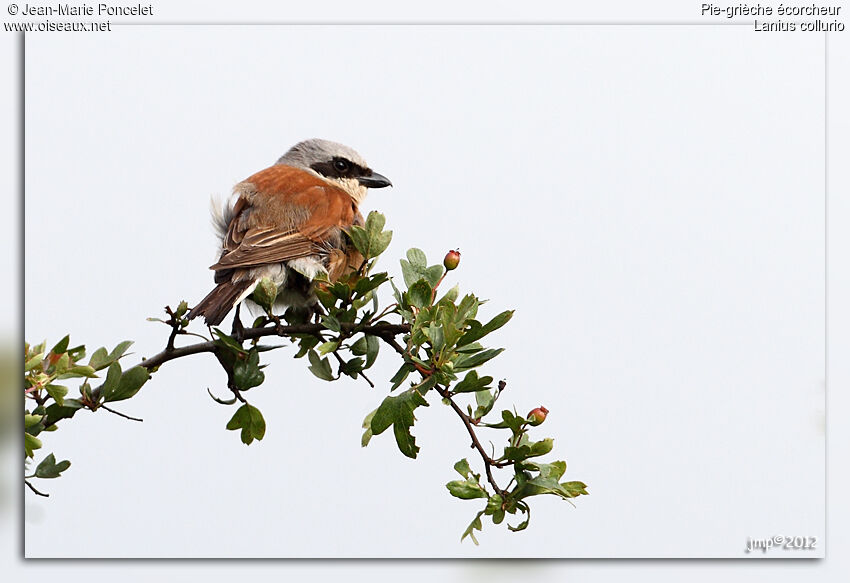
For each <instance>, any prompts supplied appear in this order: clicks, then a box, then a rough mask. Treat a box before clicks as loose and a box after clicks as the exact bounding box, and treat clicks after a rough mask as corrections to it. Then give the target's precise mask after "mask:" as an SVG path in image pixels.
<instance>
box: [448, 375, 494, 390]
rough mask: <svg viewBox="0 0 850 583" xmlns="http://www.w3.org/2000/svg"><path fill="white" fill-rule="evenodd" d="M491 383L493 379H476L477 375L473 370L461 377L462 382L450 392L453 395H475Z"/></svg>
mask: <svg viewBox="0 0 850 583" xmlns="http://www.w3.org/2000/svg"><path fill="white" fill-rule="evenodd" d="M492 382H493V377H481V378H478V373H477V372H475V371H474V370H471V371H469V372H468V373H466V376H465V377H463V380H462V381H460V382H459V383H458V384H456V385H455V386H454V389H452V392H454V393H475V392H477V391H481V390H483V389H485V388H486V387H487V385H489V384H490V383H492Z"/></svg>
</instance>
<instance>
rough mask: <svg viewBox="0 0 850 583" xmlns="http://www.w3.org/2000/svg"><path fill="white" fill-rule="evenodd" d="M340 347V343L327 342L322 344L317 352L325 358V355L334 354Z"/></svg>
mask: <svg viewBox="0 0 850 583" xmlns="http://www.w3.org/2000/svg"><path fill="white" fill-rule="evenodd" d="M338 347H339V342H333V341H330V342H325V343H323V344H320V345H319V346H318V347H317V348H316V350H317V351H318V352H319V354H321V355H322V356H324V355H326V354H328V353H330V352H333V351H334V350H336V349H337V348H338Z"/></svg>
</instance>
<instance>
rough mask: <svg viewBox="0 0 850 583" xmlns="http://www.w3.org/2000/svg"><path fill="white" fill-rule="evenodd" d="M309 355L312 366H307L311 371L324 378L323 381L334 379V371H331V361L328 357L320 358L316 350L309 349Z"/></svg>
mask: <svg viewBox="0 0 850 583" xmlns="http://www.w3.org/2000/svg"><path fill="white" fill-rule="evenodd" d="M307 356H308V357H309V359H310V366H309V367H307V368H308V369H309V370H310V372H311V373H313V374H314V375H316V376H317V377H319V378H320V379H322V380H323V381H332V380H334V374H333V371H331V363H330V362H328V359H327V357H325V358H320V357H319V355H318V354H316V351H315V350H312V349H311V350H309V351H308V352H307Z"/></svg>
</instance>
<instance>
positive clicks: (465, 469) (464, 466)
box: [454, 458, 472, 478]
mask: <svg viewBox="0 0 850 583" xmlns="http://www.w3.org/2000/svg"><path fill="white" fill-rule="evenodd" d="M454 468H455V471H456V472H457V473H458V474H460V475H461V476H463V477H464V478H468V477H469V474H471V473H472V470H471V469H470V467H469V462H468V461H466V458H463V459H462V460H460V461H459V462H457V463H456V464H455V466H454Z"/></svg>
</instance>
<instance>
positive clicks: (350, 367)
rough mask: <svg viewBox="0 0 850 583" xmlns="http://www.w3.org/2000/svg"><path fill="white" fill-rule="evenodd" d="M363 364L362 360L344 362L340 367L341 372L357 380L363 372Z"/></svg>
mask: <svg viewBox="0 0 850 583" xmlns="http://www.w3.org/2000/svg"><path fill="white" fill-rule="evenodd" d="M363 362H364V360H363V359H362V358H352V359H351V360H348V361H343V362H342V363H341V364H340V365H339V371H340V372H341V373H342V374H345V375H348V376H350V377H351V378H353V379H356V378H357V375H358V374H360V372H361V371H362V370H363Z"/></svg>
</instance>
